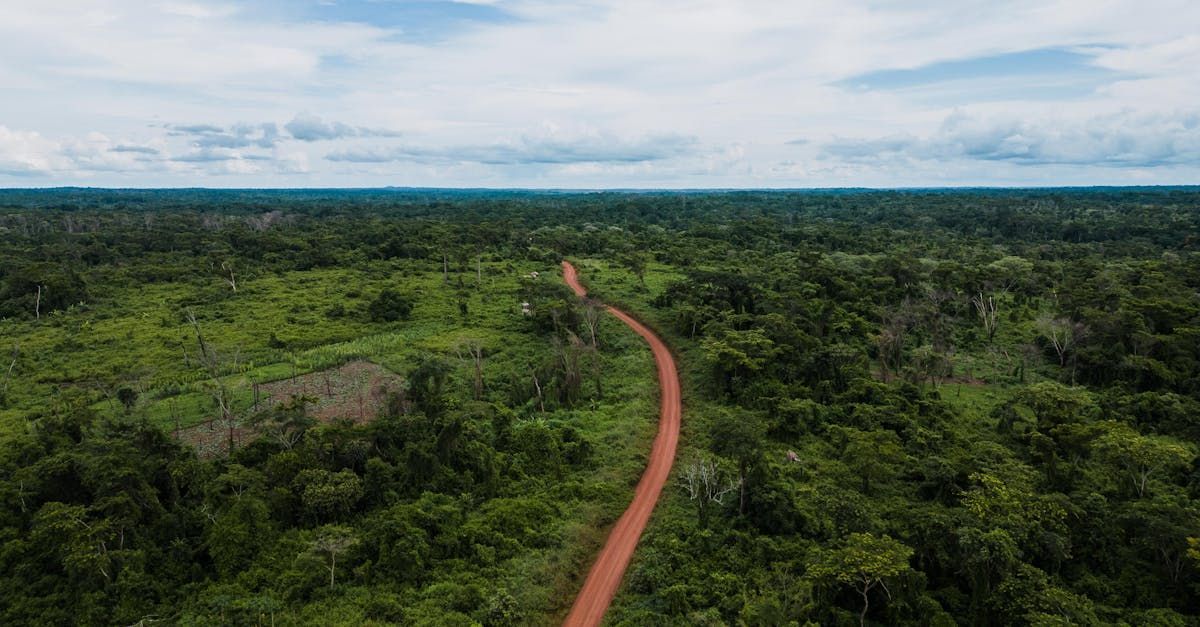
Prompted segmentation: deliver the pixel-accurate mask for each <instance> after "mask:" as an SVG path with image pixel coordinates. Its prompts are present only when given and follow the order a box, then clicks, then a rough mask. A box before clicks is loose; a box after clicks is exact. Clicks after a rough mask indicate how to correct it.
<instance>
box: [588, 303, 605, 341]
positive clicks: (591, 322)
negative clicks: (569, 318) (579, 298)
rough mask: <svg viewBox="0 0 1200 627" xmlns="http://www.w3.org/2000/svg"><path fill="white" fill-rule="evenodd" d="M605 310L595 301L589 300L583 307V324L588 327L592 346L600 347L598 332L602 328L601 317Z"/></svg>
mask: <svg viewBox="0 0 1200 627" xmlns="http://www.w3.org/2000/svg"><path fill="white" fill-rule="evenodd" d="M603 313H604V310H603V309H601V308H600V306H599V305H597V304H596V303H594V302H591V301H588V303H587V304H586V305H584V307H583V325H584V326H585V327H587V331H588V339H589V340H590V341H591V347H592V348H596V349H598V348H600V344H599V342H598V339H597V335H596V332H597V330H598V329H599V328H600V318H601V316H602V315H603Z"/></svg>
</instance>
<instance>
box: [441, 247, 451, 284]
mask: <svg viewBox="0 0 1200 627" xmlns="http://www.w3.org/2000/svg"><path fill="white" fill-rule="evenodd" d="M449 282H450V259H449V257H447V256H446V253H442V283H449Z"/></svg>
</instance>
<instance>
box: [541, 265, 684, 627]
mask: <svg viewBox="0 0 1200 627" xmlns="http://www.w3.org/2000/svg"><path fill="white" fill-rule="evenodd" d="M562 269H563V279H564V280H565V281H566V282H567V285H568V286H570V287H571V289H572V290H574V291H575V294H576V295H577V296H579V297H580V298H583V297H585V296H587V290H585V289H584V288H583V286H582V285H580V284H579V278H578V276H576V273H575V266H572V265H571V264H570V263H568V262H566V261H564V262H563V264H562ZM606 309H607V310H608V312H609V313H611V314H612V315H614V316H616V317H617V318H619V319H620V320H621V322H624V323H625V324H626V325H628V326H629V328H631V329H633V331H634V332H635V333H637V334H638V335H640V336H642V338H643V339H645V340H646V342H648V343H649V344H650V350H652V351H653V352H654V361H655V363H656V364H658V384H659V387H660V388H662V407H661V410H660V412H661V417H660V418H659V422H658V435H657V436H655V438H654V446H653V447H652V448H651V449H650V460H649V462H648V463H647V464H646V471H645V472H644V473H643V474H642V479H641V481H639V482H638V485H637V489H636V490H634V493H633V502H631V503H630V504H629V508H628V509H626V510H625V513H624V514H621V518H620V519H619V520H617V524H616V525H615V526H614V527H613V528H612V531H611V532H609V534H608V540H607V541H605V543H604V548H603V549H601V550H600V555H598V556H597V557H596V562H595V563H594V564H592V569H591V571H589V572H588V576H587V580H586V581H584V582H583V588H582V589H580V591H579V596H576V597H575V604H574V605H573V606H572V607H571V613H570V614H568V615H567V620H566V621H565V622H564V623H563V624H564V625H568V626H570V627H576V626H585V625H586V626H588V627H591V626H592V625H599V624H600V621H601V620H603V619H604V613H605V612H607V611H608V606H609V604H610V603H612V599H613V596H614V595H616V593H617V588H619V587H620V585H621V578H622V577H623V576H624V575H625V568H626V567H628V566H629V560H630V559H632V558H633V550H634V549H635V548H637V543H638V539H640V538H641V537H642V530H643V529H645V528H646V522H647V521H649V520H650V514H651V513H652V512H653V511H654V504H655V503H657V502H658V495H659V493H660V492H662V489H663V485H665V484H666V482H667V476H668V475H670V474H671V464H673V463H674V461H675V448H676V446H677V445H678V444H679V420H680V415H681V413H682V407H681V405H680V403H679V375H678V374H677V373H676V371H675V360H674V359H672V358H671V351H669V350H667V345H666V344H663V342H662V340H660V339H658V336H657V335H654V333H653V332H652V331H650V329H647V328H646V327H645V326H644V325H642V323H640V322H638V321H637V320H634V319H633V318H631V317H630V316H629V314H627V313H625V312H623V311H621V310H620V309H614V308H613V307H607V306H606Z"/></svg>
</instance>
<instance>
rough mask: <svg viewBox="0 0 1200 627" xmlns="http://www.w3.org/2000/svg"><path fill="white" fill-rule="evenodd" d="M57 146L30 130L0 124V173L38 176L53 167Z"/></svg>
mask: <svg viewBox="0 0 1200 627" xmlns="http://www.w3.org/2000/svg"><path fill="white" fill-rule="evenodd" d="M57 152H58V146H57V145H56V144H55V143H54V142H52V141H49V140H47V139H46V138H44V137H42V136H41V135H40V134H38V133H35V132H30V131H19V130H13V129H10V128H8V127H7V126H0V173H3V174H7V175H9V176H38V175H44V174H48V173H50V172H51V171H52V170H53V169H54V162H55V161H56V157H57Z"/></svg>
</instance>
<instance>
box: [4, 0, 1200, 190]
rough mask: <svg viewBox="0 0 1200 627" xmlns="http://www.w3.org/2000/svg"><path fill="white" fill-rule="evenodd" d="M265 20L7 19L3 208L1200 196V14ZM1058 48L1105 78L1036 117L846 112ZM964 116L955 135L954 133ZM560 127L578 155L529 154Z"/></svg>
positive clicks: (761, 6) (873, 108)
mask: <svg viewBox="0 0 1200 627" xmlns="http://www.w3.org/2000/svg"><path fill="white" fill-rule="evenodd" d="M480 3H487V4H491V3H490V2H480ZM265 5H270V6H272V7H285V9H286V8H287V7H291V6H293V5H291V4H288V3H282V4H280V3H262V2H259V1H258V0H224V1H220V2H218V1H214V2H208V1H204V2H200V1H198V0H163V1H160V2H153V3H146V2H142V1H140V0H60V1H57V2H50V3H47V2H43V1H41V0H8V1H6V2H4V3H2V4H0V82H2V83H3V84H4V85H5V88H6V90H5V94H4V97H3V98H2V99H0V122H2V123H3V124H5V125H6V126H5V127H3V133H0V177H4V176H7V177H8V178H7V179H5V178H0V184H5V185H8V184H15V185H20V184H22V180H21V179H20V178H18V177H17V174H19V173H20V174H25V175H28V174H30V173H42V174H43V175H44V177H43V178H46V179H47V180H50V181H53V182H62V183H70V182H74V181H88V182H96V183H105V182H112V183H113V184H122V185H130V184H132V185H137V184H142V185H176V184H205V183H206V181H208V182H212V183H213V184H226V183H228V184H255V185H288V184H309V183H311V184H320V185H367V184H411V185H474V184H479V183H481V182H488V183H490V184H497V185H522V184H542V185H554V186H571V185H576V184H578V185H585V186H604V185H611V186H623V185H627V184H655V185H678V186H704V185H714V186H729V185H781V186H787V185H855V184H910V185H920V184H937V183H954V182H959V181H970V182H973V183H979V182H988V181H995V182H1005V183H1009V182H1021V181H1027V182H1034V183H1036V182H1041V181H1042V177H1043V176H1044V175H1045V176H1049V175H1053V176H1059V177H1061V178H1062V180H1063V181H1076V182H1080V181H1082V182H1109V181H1113V180H1115V179H1114V178H1113V177H1114V174H1113V170H1115V169H1119V170H1120V172H1121V174H1120V176H1126V175H1130V174H1131V173H1132V171H1133V170H1135V169H1137V170H1139V172H1141V173H1143V174H1145V173H1146V172H1148V173H1149V178H1150V179H1152V180H1155V181H1158V182H1194V180H1195V177H1196V175H1197V174H1200V162H1198V161H1200V156H1197V155H1196V153H1195V151H1194V150H1193V144H1192V143H1191V142H1193V141H1194V137H1195V135H1194V131H1193V130H1192V129H1191V128H1190V127H1188V126H1187V125H1186V121H1187V119H1189V118H1188V116H1189V113H1188V112H1189V111H1194V110H1195V106H1196V105H1195V103H1196V102H1197V101H1200V36H1198V35H1197V34H1196V32H1195V30H1196V29H1195V24H1197V23H1200V3H1196V2H1193V1H1190V0H1110V1H1105V2H1094V0H1015V1H1013V2H1004V3H996V2H990V1H987V0H957V1H954V2H951V1H949V0H946V1H941V0H913V1H908V2H893V1H890V0H889V1H884V2H880V1H877V0H813V1H811V2H797V3H787V2H777V1H774V0H700V1H699V2H696V1H688V2H684V1H683V0H666V1H664V2H632V1H629V0H589V1H586V2H572V3H562V2H548V1H546V0H510V1H508V2H504V3H503V4H498V6H499V7H500V8H501V9H502V10H504V11H507V12H510V13H511V14H513V15H514V16H515V17H516V18H517V19H513V20H505V21H502V22H500V23H495V24H491V23H475V24H473V25H472V26H471V27H470V28H463V29H457V30H454V31H452V32H451V31H448V32H446V33H443V36H442V37H439V38H437V39H436V43H429V44H421V45H418V44H414V43H411V42H405V41H404V40H403V38H402V37H400V36H399V31H400V30H402V28H400V27H397V29H389V28H381V27H377V26H369V25H365V24H362V23H352V22H350V21H346V22H338V21H336V20H333V21H331V20H328V19H326V20H322V21H316V20H305V19H302V17H301V16H299V14H295V13H290V14H289V13H287V12H286V11H283V10H281V11H283V12H279V11H277V12H276V13H271V12H269V11H265V10H263V9H262V7H263V6H265ZM296 6H298V5H296ZM326 8H329V7H326ZM1046 48H1060V49H1072V50H1084V51H1086V52H1087V54H1089V55H1091V56H1090V58H1091V60H1092V63H1093V64H1094V65H1095V66H1096V67H1099V68H1105V69H1107V70H1111V76H1107V75H1104V74H1099V75H1098V76H1099V77H1098V78H1094V81H1093V82H1094V83H1095V84H1096V86H1095V87H1094V88H1093V87H1092V86H1091V85H1092V83H1087V84H1086V85H1087V87H1086V88H1084V89H1082V90H1076V92H1074V93H1071V94H1062V95H1055V94H1054V93H1051V94H1050V95H1049V96H1047V95H1046V94H1045V93H1042V94H1041V95H1040V96H1039V97H1038V98H1033V97H1028V98H1022V97H1021V94H1022V90H1023V89H1026V90H1027V91H1028V90H1031V89H1032V87H1033V85H1032V84H1026V83H1023V82H1022V79H1021V78H1020V77H1019V76H1018V77H1017V78H1015V79H1012V80H1010V81H1008V82H1006V84H1005V86H1004V90H1003V94H1001V95H999V96H997V95H996V94H984V93H982V92H981V91H980V90H978V89H977V86H974V87H973V86H969V85H948V86H946V85H944V86H939V90H938V91H937V92H936V93H933V92H932V91H931V90H924V91H922V90H917V89H909V90H904V89H899V90H890V91H883V90H875V91H872V90H867V91H856V90H853V89H849V88H845V87H842V86H840V85H839V84H838V82H839V81H842V80H844V79H846V78H848V77H851V76H857V75H862V74H864V73H869V72H874V71H879V70H885V69H898V68H922V67H926V66H929V65H930V64H934V63H938V62H946V61H954V60H960V59H966V58H984V59H987V58H993V57H997V56H998V55H1002V54H1004V53H1012V52H1021V51H1029V50H1039V49H1046ZM1039 87H1045V86H1044V85H1041V86H1039ZM1051 87H1052V86H1051ZM1043 91H1045V90H1043ZM1051 91H1052V90H1051ZM64 103H70V106H65V105H64ZM297 112H311V113H299V114H298V113H297ZM955 114H957V115H958V116H959V117H957V118H952V119H955V120H958V121H957V122H955V123H954V124H956V125H957V126H955V127H954V128H950V129H948V128H947V127H945V126H943V124H944V122H945V120H947V119H948V118H951V116H953V115H955ZM547 121H555V122H559V123H563V121H569V125H570V126H571V128H572V129H574V130H570V131H562V130H559V131H555V132H544V131H537V132H535V133H530V132H529V131H528V129H531V128H544V127H545V128H549V127H546V124H547ZM201 122H202V123H204V125H208V126H211V127H212V128H209V129H203V128H198V126H200V125H199V124H198V123H201ZM180 124H182V125H180ZM10 129H22V130H10ZM382 129H402V130H403V132H404V135H403V137H400V136H399V134H398V133H396V132H394V131H385V130H382ZM93 132H100V133H103V135H104V137H106V138H114V139H111V140H104V141H100V140H93V139H88V137H89V134H91V133H93ZM115 138H119V139H115ZM846 138H859V139H855V140H848V139H846ZM796 139H803V140H807V143H796V142H794V141H792V140H796ZM789 142H790V143H789ZM102 147H103V149H101V148H102ZM872 150H874V151H877V152H876V153H871V151H872ZM155 151H157V152H155ZM879 153H882V155H883V156H884V157H886V158H879V156H880V154H879ZM327 156H328V157H330V158H328V159H327V158H326V157H327ZM901 162H907V163H908V164H910V169H908V170H904V169H903V168H901V167H900V166H899V165H898V164H899V163H901ZM997 164H1000V165H1001V166H1002V167H998V166H997ZM1032 164H1038V168H1031V167H1028V166H1030V165H1032ZM926 166H928V167H926ZM1051 166H1053V167H1051ZM4 173H7V174H4ZM947 176H952V177H955V178H951V179H947V178H945V177H947ZM239 177H243V178H240V179H239ZM239 181H240V183H239Z"/></svg>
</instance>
